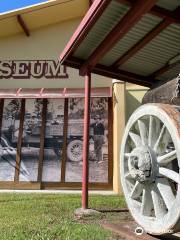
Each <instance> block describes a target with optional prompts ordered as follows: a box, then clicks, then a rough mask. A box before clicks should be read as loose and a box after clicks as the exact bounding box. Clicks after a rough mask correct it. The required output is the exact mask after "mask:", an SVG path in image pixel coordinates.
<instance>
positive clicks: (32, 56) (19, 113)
mask: <svg viewBox="0 0 180 240" xmlns="http://www.w3.org/2000/svg"><path fill="white" fill-rule="evenodd" d="M89 5H90V3H89V1H88V0H74V1H62V0H56V1H50V2H45V3H41V4H38V5H33V6H30V7H27V8H23V9H18V10H16V11H12V12H7V13H4V14H2V15H0V53H1V54H0V134H1V143H0V157H1V159H0V189H80V188H81V182H82V140H83V118H84V78H83V77H80V76H79V72H78V70H75V69H72V68H70V67H66V66H62V65H60V63H59V61H58V59H59V54H60V52H61V51H62V50H63V48H64V46H65V45H66V43H67V41H68V40H69V38H70V36H71V35H72V33H73V32H74V30H75V29H76V27H77V26H78V25H79V23H80V21H81V20H82V18H83V16H84V15H85V13H86V12H87V10H88V8H89ZM92 41H93V39H92ZM146 91H147V88H145V87H140V86H137V85H133V84H127V85H126V84H124V83H123V82H121V81H116V80H114V79H110V78H107V77H103V76H99V75H95V74H93V75H92V90H91V117H90V144H89V187H90V189H100V190H104V189H106V190H114V191H115V192H117V193H120V192H121V187H120V181H119V147H120V141H121V137H122V133H123V130H124V127H125V123H126V121H127V119H128V117H129V116H130V114H131V113H132V112H133V111H134V110H135V109H136V108H137V107H138V106H139V105H140V102H141V99H142V97H143V95H144V93H145V92H146ZM129 103H130V104H129ZM127 105H128V108H127V107H126V106H127ZM98 124H99V125H98ZM96 126H99V127H98V128H97V127H96ZM97 135H98V137H97V139H96V136H97Z"/></svg>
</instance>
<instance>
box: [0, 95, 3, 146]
mask: <svg viewBox="0 0 180 240" xmlns="http://www.w3.org/2000/svg"><path fill="white" fill-rule="evenodd" d="M3 108H4V99H0V142H1V135H2V129H1V128H2V120H3Z"/></svg>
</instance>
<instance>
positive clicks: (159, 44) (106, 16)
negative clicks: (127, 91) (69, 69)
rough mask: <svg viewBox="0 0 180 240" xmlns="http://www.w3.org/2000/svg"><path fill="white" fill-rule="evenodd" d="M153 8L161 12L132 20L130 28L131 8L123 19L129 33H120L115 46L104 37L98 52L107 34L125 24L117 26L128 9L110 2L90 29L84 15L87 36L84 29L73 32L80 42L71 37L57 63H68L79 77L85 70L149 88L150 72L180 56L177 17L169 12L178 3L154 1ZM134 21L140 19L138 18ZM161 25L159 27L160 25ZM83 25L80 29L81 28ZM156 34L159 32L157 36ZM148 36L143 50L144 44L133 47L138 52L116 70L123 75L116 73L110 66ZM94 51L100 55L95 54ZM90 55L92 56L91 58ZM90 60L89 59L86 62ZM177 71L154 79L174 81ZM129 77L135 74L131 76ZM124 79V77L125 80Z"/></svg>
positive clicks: (171, 0) (178, 4)
mask: <svg viewBox="0 0 180 240" xmlns="http://www.w3.org/2000/svg"><path fill="white" fill-rule="evenodd" d="M99 2H100V0H99ZM156 5H157V6H159V7H161V8H158V7H157V6H154V9H151V10H150V11H149V12H148V13H145V12H144V15H143V16H142V18H141V19H140V20H139V21H138V19H139V18H137V19H136V20H137V21H138V22H137V23H136V24H135V25H133V24H132V22H131V20H132V19H133V18H132V19H130V21H128V19H127V18H128V17H129V18H131V13H132V12H133V14H135V16H136V13H135V11H137V9H136V7H135V6H134V7H133V6H132V12H130V14H128V15H126V19H125V20H126V21H127V30H129V32H128V33H126V34H125V35H123V33H125V32H126V31H124V32H123V31H122V34H119V35H118V34H117V36H119V39H120V40H119V42H118V43H117V42H116V40H117V38H116V37H117V36H116V37H115V38H112V39H111V40H112V41H110V44H108V42H107V41H108V39H109V37H108V38H107V39H106V42H105V43H106V44H107V48H106V47H105V48H104V50H102V46H104V45H100V44H101V43H102V42H103V40H104V39H105V38H106V36H107V35H108V34H110V33H111V30H112V29H114V27H115V26H116V25H117V24H118V23H120V24H119V26H121V24H122V23H123V24H126V23H124V21H122V22H121V21H120V20H121V19H122V18H123V16H124V15H125V14H126V13H127V11H128V9H130V7H128V6H127V5H125V4H120V3H119V2H118V1H117V0H112V1H111V2H110V3H109V5H108V6H107V8H106V9H105V11H104V12H103V14H102V15H101V16H100V14H99V16H100V17H99V18H98V19H96V17H97V15H95V21H96V23H95V25H94V26H92V25H91V21H90V19H91V18H93V13H92V15H91V14H90V13H89V15H88V14H87V20H86V24H87V25H88V22H89V25H88V26H89V28H87V27H86V29H88V30H87V31H88V33H87V32H86V29H85V27H84V28H83V29H81V28H79V29H77V32H78V31H79V34H80V35H82V38H79V40H77V41H76V37H74V40H73V41H74V42H73V41H72V40H71V41H70V42H69V44H68V45H67V48H66V49H65V51H64V52H63V54H62V56H61V59H63V61H64V62H66V60H67V62H68V60H69V62H68V63H69V65H72V66H73V67H77V68H81V73H82V74H84V72H85V70H91V71H92V72H93V71H94V72H95V73H98V74H102V75H105V76H115V78H116V77H117V78H118V77H119V78H118V79H120V76H119V75H118V74H121V76H122V78H124V81H131V82H132V79H133V78H134V79H133V80H135V81H136V82H138V81H139V82H140V83H142V84H144V85H145V84H146V86H147V85H148V84H151V83H150V82H149V78H146V76H151V75H152V74H153V73H154V72H156V71H157V70H159V69H161V68H162V67H164V66H166V65H167V63H168V62H169V61H170V59H171V58H174V57H175V56H176V55H178V54H180V24H179V22H178V20H179V17H178V15H177V14H176V16H174V19H173V11H174V10H175V9H176V8H177V7H180V0H159V1H157V4H156ZM94 6H95V5H94ZM139 8H140V7H139ZM163 8H164V10H163ZM92 9H93V8H92ZM99 9H100V11H101V10H102V9H101V8H99ZM95 10H97V9H95ZM178 10H179V9H178ZM177 12H178V11H176V13H177ZM174 14H175V13H174ZM137 16H138V11H137ZM157 16H161V17H157ZM138 17H140V15H139V16H138ZM165 19H166V20H165ZM164 20H165V22H164ZM167 20H168V22H167ZM82 22H83V21H82ZM84 22H85V20H84ZM84 22H83V24H84ZM161 22H162V23H163V24H160V23H161ZM177 22H178V23H177ZM175 23H176V24H175ZM83 24H82V25H80V26H84V25H83ZM128 24H129V25H128ZM159 24H160V25H159ZM168 24H170V25H168ZM156 26H158V27H159V28H156V31H155V32H153V33H152V32H151V31H152V30H153V29H154V28H155V27H156ZM167 26H168V27H167ZM162 29H164V30H162ZM83 30H84V32H85V33H87V36H86V37H85V38H84V39H83V37H84V35H83ZM115 30H117V28H115ZM159 31H161V32H160V33H159ZM77 32H76V34H77ZM113 32H115V31H113ZM119 33H121V30H119ZM148 33H150V37H149V35H148V36H147V38H145V41H144V43H143V44H142V46H144V44H146V45H145V46H144V47H142V48H141V49H139V48H138V47H137V48H136V49H139V50H137V52H136V51H135V50H134V52H133V51H132V52H131V53H132V55H131V54H130V55H129V57H130V56H131V57H130V58H129V59H128V58H127V59H128V60H126V62H125V63H124V64H122V65H121V66H120V67H119V69H120V70H124V71H119V70H117V68H116V66H115V65H114V66H113V64H114V63H115V62H116V61H117V60H118V59H119V58H120V57H122V56H123V55H124V54H126V53H127V52H128V51H129V50H130V49H131V48H132V47H133V46H135V45H136V44H137V43H139V42H140V41H141V40H142V39H143V38H144V37H145V36H146V35H147V34H148ZM156 34H158V35H156ZM121 37H122V38H121ZM153 37H154V38H153ZM72 39H73V37H72ZM82 39H83V40H82ZM113 43H114V44H115V45H114V46H113V48H112V49H111V50H109V49H110V47H111V46H112V44H113ZM73 44H74V45H73ZM77 45H79V47H78V48H77V49H76V48H74V46H75V47H77ZM98 47H99V48H98ZM73 48H74V51H73ZM97 48H98V49H97ZM96 49H97V51H98V50H99V51H100V52H97V51H95V50H96ZM107 49H108V50H109V51H108V52H106V54H105V56H104V55H103V54H104V53H105V51H107ZM92 53H94V54H93V55H92ZM71 54H72V55H71ZM133 54H134V55H133ZM91 55H92V56H91ZM90 56H91V58H90V59H88V58H89V57H90ZM71 57H72V58H71ZM73 57H77V58H78V59H77V62H76V58H74V59H73ZM99 59H100V60H99ZM83 60H84V61H83ZM63 61H62V62H63ZM73 61H74V62H73ZM75 62H76V63H75ZM83 63H84V64H83ZM95 65H96V66H95ZM109 66H113V67H109ZM88 67H89V69H88ZM125 71H127V72H125ZM179 71H180V70H179V66H176V67H173V68H172V69H171V70H169V71H167V73H164V74H162V76H161V77H158V78H157V79H167V78H170V77H176V75H177V73H178V72H179ZM114 72H115V74H114ZM131 73H136V74H134V75H133V74H131ZM126 75H128V77H127V78H126ZM144 76H145V77H144ZM139 79H140V80H139Z"/></svg>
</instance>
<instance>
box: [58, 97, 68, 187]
mask: <svg viewBox="0 0 180 240" xmlns="http://www.w3.org/2000/svg"><path fill="white" fill-rule="evenodd" d="M67 131H68V99H67V98H65V100H64V126H63V147H62V156H60V157H61V159H62V161H61V182H65V174H66V160H67Z"/></svg>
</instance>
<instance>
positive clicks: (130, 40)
mask: <svg viewBox="0 0 180 240" xmlns="http://www.w3.org/2000/svg"><path fill="white" fill-rule="evenodd" d="M161 21H162V19H161V18H159V17H156V16H152V15H150V14H146V15H144V16H143V17H142V19H141V20H140V21H139V22H138V23H137V24H136V25H135V27H133V28H132V29H131V30H130V31H129V32H128V33H127V34H126V35H125V36H124V37H123V38H122V40H121V41H119V42H118V43H117V44H116V45H115V46H114V48H112V50H111V51H110V52H108V53H107V54H106V55H105V56H104V58H102V60H101V62H100V63H102V64H104V65H107V66H109V65H111V64H113V63H114V62H115V61H116V60H117V59H118V58H120V57H121V56H122V55H123V54H124V53H125V52H126V51H128V50H129V48H131V47H132V46H133V45H134V44H136V43H137V42H138V41H139V40H141V39H142V38H143V37H144V36H145V35H146V34H147V33H148V32H149V31H151V30H152V29H153V28H154V27H155V26H156V25H158V24H159V23H160V22H161Z"/></svg>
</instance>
